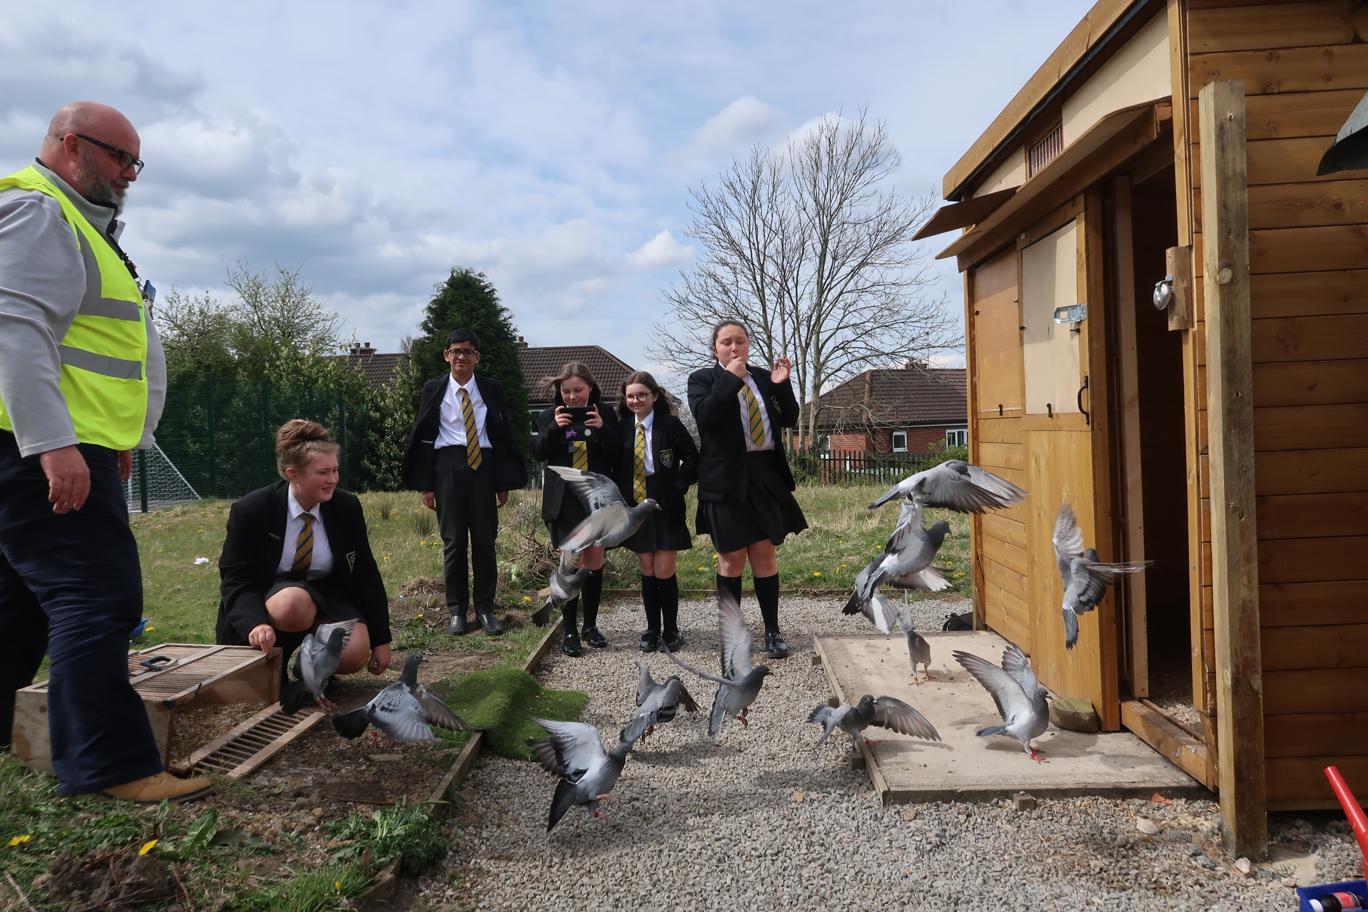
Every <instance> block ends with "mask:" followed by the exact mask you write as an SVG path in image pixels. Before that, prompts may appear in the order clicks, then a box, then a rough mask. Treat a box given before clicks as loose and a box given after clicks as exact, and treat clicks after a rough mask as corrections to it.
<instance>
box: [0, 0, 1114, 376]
mask: <svg viewBox="0 0 1368 912" xmlns="http://www.w3.org/2000/svg"><path fill="white" fill-rule="evenodd" d="M1090 5H1091V4H1090V3H1089V2H1085V0H1050V2H1049V3H1026V2H1015V0H951V2H906V0H903V2H858V0H857V2H855V3H847V4H832V3H812V2H806V0H775V2H758V0H757V2H746V3H717V2H705V0H690V2H648V3H640V2H635V3H619V2H592V3H591V2H559V3H557V2H502V3H496V2H462V0H454V2H453V0H446V2H433V3H427V2H406V0H395V2H390V3H387V4H384V5H381V4H378V3H359V2H331V3H326V4H325V3H317V2H294V3H283V4H282V3H279V2H269V3H268V2H259V0H239V2H235V3H232V4H212V5H211V4H208V3H202V2H187V3H181V4H171V3H150V2H146V3H145V2H137V0H133V2H124V3H113V4H111V3H95V2H83V0H68V2H65V3H63V4H61V5H60V6H57V5H55V4H52V5H49V4H21V5H16V6H15V7H13V8H10V9H8V10H7V15H6V20H7V21H6V26H7V27H6V28H5V29H4V30H0V84H3V85H6V86H9V87H11V89H18V88H20V87H22V91H9V92H6V93H5V98H4V100H3V101H0V156H2V157H3V160H4V161H5V162H9V163H11V164H10V165H6V167H7V168H9V167H19V166H21V165H22V164H23V163H24V162H25V161H26V160H27V159H28V158H30V157H31V156H32V155H33V154H34V152H35V151H36V149H37V144H38V141H39V139H40V137H41V135H42V132H43V130H44V128H45V127H46V124H47V121H48V120H49V119H50V117H51V115H52V112H53V111H54V110H56V108H57V107H58V106H59V105H61V104H62V103H63V102H66V101H69V100H72V99H76V98H93V99H96V100H100V101H105V102H108V103H110V104H113V105H115V106H116V107H118V108H120V109H121V110H123V111H124V112H125V113H126V114H128V115H129V117H130V118H131V119H132V120H133V122H134V124H135V125H136V126H137V127H138V128H139V131H140V133H141V135H142V157H143V159H144V160H145V161H146V162H147V167H146V170H145V171H144V172H143V175H142V177H141V178H140V179H139V181H138V183H137V184H136V185H135V187H133V188H132V190H131V191H130V194H129V199H128V204H127V211H126V213H125V217H126V218H127V220H128V223H129V227H128V232H127V234H126V235H125V238H126V243H125V247H126V248H127V249H128V251H129V253H130V255H131V256H132V257H133V259H134V260H135V261H136V262H137V263H138V265H139V269H140V271H141V272H142V273H143V274H144V275H145V276H147V277H150V278H152V280H153V281H154V282H155V283H156V285H157V286H158V288H159V289H161V291H162V293H163V294H165V292H166V291H167V290H169V289H171V288H176V289H179V290H181V291H184V292H200V291H205V290H207V291H210V292H212V293H215V294H224V292H223V287H224V281H225V277H226V273H227V269H228V267H230V266H231V265H233V264H235V263H238V262H242V263H245V264H247V265H248V266H250V267H252V268H255V269H258V270H270V269H272V268H273V266H274V264H280V265H283V266H287V267H291V268H298V269H300V270H301V273H302V277H303V279H304V281H305V282H306V283H307V284H308V285H309V286H310V287H311V288H312V289H313V291H314V292H315V294H316V295H317V296H318V297H319V298H320V299H321V300H322V301H323V302H324V303H325V304H326V305H328V306H329V307H331V308H332V309H334V310H336V311H337V313H338V314H340V316H341V318H342V322H343V325H344V327H345V328H346V331H347V332H348V333H349V334H351V335H352V336H354V338H355V339H357V340H361V341H370V342H372V343H373V344H374V345H375V346H376V347H377V348H379V349H380V350H382V351H394V350H397V346H398V343H399V340H400V339H401V338H402V337H404V336H407V335H412V334H414V333H415V332H416V330H417V327H418V324H419V322H420V320H421V317H422V312H423V308H424V306H425V304H426V303H427V301H428V299H429V298H430V296H431V294H432V289H433V286H434V284H436V283H439V282H440V281H442V280H443V279H444V278H445V276H446V274H447V273H448V272H449V270H450V269H451V267H452V266H468V267H470V268H472V269H477V270H482V271H484V272H485V273H487V274H488V276H489V277H490V279H491V280H492V281H493V282H494V283H495V285H496V287H497V288H498V289H499V292H500V294H501V296H502V298H503V300H504V303H505V304H506V305H507V306H508V307H509V309H510V310H511V311H512V313H513V317H514V320H515V322H516V324H517V326H518V329H519V331H520V332H521V333H522V334H523V335H525V336H526V337H527V339H528V341H529V342H530V343H532V344H534V345H536V344H566V343H570V342H597V343H599V344H602V345H604V346H605V347H607V348H608V349H609V350H611V351H613V352H615V353H616V354H618V355H619V356H621V357H622V358H624V359H625V360H627V361H628V362H630V363H633V364H642V365H644V364H647V363H648V359H647V357H646V356H645V349H646V346H647V345H648V344H649V341H650V335H651V328H652V324H653V323H654V322H655V321H656V319H658V318H659V317H660V316H661V315H662V313H663V307H662V304H661V292H662V290H664V289H666V288H668V287H670V285H671V284H672V283H673V282H674V281H675V279H676V277H677V275H678V273H679V270H681V269H687V268H688V267H689V264H690V262H691V261H692V260H693V258H694V256H695V255H696V253H697V250H696V247H695V245H694V244H693V242H692V241H690V239H689V238H688V237H687V236H686V235H685V232H684V229H685V228H686V226H687V224H688V221H689V210H688V201H689V196H688V190H689V188H690V187H691V186H697V185H699V184H700V183H703V182H708V181H711V180H712V179H713V178H714V177H715V175H716V174H717V173H718V172H719V171H720V170H721V169H722V168H724V167H725V166H726V165H727V164H728V163H729V162H730V161H731V159H732V158H733V157H734V156H742V155H744V154H745V153H746V152H747V150H748V149H749V148H750V147H751V146H753V145H754V144H756V143H763V144H767V145H781V144H782V143H783V142H784V141H785V139H786V137H788V136H789V135H791V134H792V133H793V132H794V131H797V130H799V129H801V128H802V126H803V125H804V124H807V123H810V122H811V121H812V120H814V119H815V118H818V117H821V116H823V115H826V114H830V113H834V112H840V111H845V112H851V111H854V110H858V109H859V108H860V107H861V106H868V110H869V112H870V114H871V115H872V116H873V117H875V118H878V119H882V120H883V121H885V122H886V124H887V127H888V130H889V133H890V135H891V136H892V138H893V139H894V141H895V143H896V145H897V147H898V150H899V152H900V153H901V155H902V159H903V167H902V170H901V172H900V174H899V175H898V178H897V181H898V184H899V186H900V189H901V190H903V191H905V192H907V193H909V194H921V193H927V192H930V191H936V192H937V196H939V193H938V191H939V189H940V185H941V184H940V180H941V177H942V175H943V174H944V173H945V171H946V170H947V168H948V167H949V166H950V165H951V164H952V163H953V162H954V161H955V159H956V158H957V157H958V156H959V155H960V154H961V153H962V152H963V151H964V149H966V148H967V147H968V146H969V144H970V143H971V142H973V140H974V139H975V138H976V137H977V136H978V134H979V133H980V132H981V131H982V130H983V128H984V127H986V126H987V124H988V123H989V121H991V120H992V118H993V117H994V116H995V115H996V114H997V112H998V111H999V110H1001V108H1002V106H1003V105H1004V104H1005V103H1006V102H1007V101H1008V100H1009V99H1010V98H1011V96H1012V95H1013V94H1014V93H1015V91H1016V90H1017V88H1019V87H1020V85H1021V84H1022V83H1023V82H1024V81H1025V79H1026V78H1027V77H1029V75H1030V74H1031V73H1032V72H1033V71H1034V70H1035V69H1036V67H1038V66H1039V65H1040V63H1041V62H1042V61H1043V60H1044V58H1045V57H1046V56H1047V55H1048V54H1049V53H1050V52H1051V51H1052V50H1053V49H1054V48H1055V46H1056V45H1057V44H1058V43H1059V41H1060V40H1061V39H1062V38H1063V36H1064V35H1065V34H1066V33H1067V32H1068V30H1069V29H1070V28H1072V27H1073V25H1074V23H1075V22H1077V21H1078V20H1079V19H1080V18H1081V17H1082V15H1083V13H1084V12H1085V11H1086V10H1087V8H1088V7H1089V6H1090ZM48 6H51V8H45V7H48ZM944 243H946V240H945V238H938V239H934V240H932V241H931V242H930V245H929V247H928V249H929V250H931V251H934V250H938V249H939V248H940V246H943V245H944ZM937 276H938V279H939V282H940V284H939V287H938V289H937V292H938V293H941V294H944V295H946V296H947V297H948V299H949V306H950V307H951V308H952V310H953V311H954V312H956V313H958V311H959V307H960V300H959V296H960V285H959V280H958V277H957V275H956V274H955V272H954V270H953V267H950V266H947V265H946V264H944V263H942V264H940V265H939V266H938V271H937ZM955 357H958V358H959V361H957V362H955V363H962V355H959V356H956V355H951V356H950V358H951V360H953V359H954V358H955Z"/></svg>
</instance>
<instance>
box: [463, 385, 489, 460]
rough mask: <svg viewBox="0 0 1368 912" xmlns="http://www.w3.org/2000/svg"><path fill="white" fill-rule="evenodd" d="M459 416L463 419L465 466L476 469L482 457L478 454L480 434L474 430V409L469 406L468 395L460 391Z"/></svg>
mask: <svg viewBox="0 0 1368 912" xmlns="http://www.w3.org/2000/svg"><path fill="white" fill-rule="evenodd" d="M461 416H462V417H463V418H464V419H465V432H466V464H467V465H469V466H470V467H471V468H472V469H478V468H479V467H480V462H481V461H482V460H483V459H484V455H483V454H482V453H481V452H480V432H479V431H478V430H477V429H476V428H475V407H474V406H473V405H471V404H470V393H468V392H466V391H465V390H464V389H463V390H461Z"/></svg>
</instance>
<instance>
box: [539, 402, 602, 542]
mask: <svg viewBox="0 0 1368 912" xmlns="http://www.w3.org/2000/svg"><path fill="white" fill-rule="evenodd" d="M564 404H565V403H564V401H562V400H561V398H560V393H557V394H556V405H564ZM589 404H590V405H595V406H598V410H599V415H600V416H602V418H603V427H601V428H589V430H590V431H591V432H592V433H591V434H590V435H589V437H588V438H587V442H588V444H589V471H591V472H598V473H599V474H600V475H607V476H608V477H609V478H613V477H614V476H616V475H617V454H618V420H617V416H616V415H615V414H613V410H612V409H610V408H608V407H607V406H606V405H604V404H603V401H602V398H601V397H600V396H599V393H598V390H594V391H593V392H592V393H590V394H589ZM556 405H551V406H548V407H547V408H544V409H542V411H541V413H540V414H538V415H537V439H536V440H534V441H533V442H532V455H533V456H535V457H536V458H537V459H540V460H541V461H542V462H544V463H546V464H547V465H549V466H553V465H558V466H568V465H571V464H573V462H574V460H573V459H572V458H571V456H570V442H569V440H567V439H566V436H565V433H566V431H567V430H569V429H568V428H562V427H558V426H557V425H556ZM565 496H566V486H565V479H563V478H561V477H560V476H559V475H557V474H556V473H555V472H553V471H551V470H550V469H542V519H544V520H545V521H546V522H548V523H551V522H555V521H556V518H557V517H558V516H560V512H561V502H562V501H563V500H564V499H565ZM570 496H571V497H574V496H575V495H574V494H571V495H570Z"/></svg>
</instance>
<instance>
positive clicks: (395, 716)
mask: <svg viewBox="0 0 1368 912" xmlns="http://www.w3.org/2000/svg"><path fill="white" fill-rule="evenodd" d="M366 715H367V716H368V717H369V718H370V721H371V724H372V725H374V726H375V727H376V728H378V729H380V730H381V731H382V732H384V733H385V734H387V735H389V736H390V737H391V738H393V739H394V740H395V741H404V742H409V741H435V740H436V739H437V736H436V735H434V734H433V733H432V729H431V728H429V727H428V724H427V720H426V713H424V712H423V705H422V703H420V702H419V701H418V697H417V696H415V695H414V693H413V691H411V690H409V688H408V686H407V685H405V684H404V683H403V682H402V681H395V682H394V683H393V684H391V685H389V686H388V687H386V688H385V689H384V690H382V691H380V692H379V693H378V694H376V695H375V698H374V699H372V700H371V701H370V704H369V705H368V707H367V710H366Z"/></svg>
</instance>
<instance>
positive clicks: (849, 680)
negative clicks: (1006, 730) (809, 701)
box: [814, 630, 1206, 804]
mask: <svg viewBox="0 0 1368 912" xmlns="http://www.w3.org/2000/svg"><path fill="white" fill-rule="evenodd" d="M924 636H925V637H926V639H927V641H928V642H930V644H931V679H930V680H929V681H927V680H923V682H922V683H921V684H920V685H914V684H913V683H912V672H911V668H910V666H909V664H908V659H907V641H906V640H905V639H904V638H903V637H902V635H901V634H899V633H895V634H894V635H892V636H887V637H885V636H880V635H878V634H875V635H873V636H864V635H862V636H821V637H816V638H814V648H815V650H816V653H817V655H818V657H819V658H820V661H821V663H822V666H823V669H824V670H825V672H826V676H827V680H828V681H829V682H830V683H831V687H832V692H833V694H834V695H835V696H836V697H837V698H838V699H839V700H840V701H841V702H843V703H853V702H855V701H857V700H858V699H859V698H860V695H861V694H866V693H868V694H873V695H874V696H876V697H877V696H881V695H888V696H891V697H897V698H898V699H900V700H903V701H905V702H907V703H910V704H911V705H913V706H915V707H916V708H917V709H919V710H921V712H922V713H923V714H925V715H926V717H927V718H928V719H930V720H931V722H932V724H933V725H935V726H936V730H937V731H938V732H940V735H941V738H942V739H944V740H943V741H941V742H939V743H936V742H930V741H922V740H919V739H916V738H910V737H907V736H905V735H900V734H897V733H896V732H891V731H888V730H887V729H882V728H870V729H868V730H867V734H868V735H869V737H870V738H872V739H874V743H873V744H862V745H859V746H858V749H859V756H858V757H857V758H856V759H857V760H860V759H862V760H863V762H864V764H865V769H866V770H867V772H868V773H869V779H870V781H871V783H872V784H873V786H874V789H875V791H877V792H878V793H879V795H880V797H881V798H882V800H883V802H884V803H885V804H890V803H903V802H922V801H945V800H975V799H987V798H998V797H1006V796H1010V795H1014V794H1016V793H1017V792H1023V791H1025V792H1030V793H1031V794H1032V795H1035V796H1037V797H1050V796H1071V795H1108V796H1128V795H1144V796H1149V795H1150V794H1153V793H1155V792H1158V793H1160V794H1163V795H1166V796H1172V795H1177V794H1203V793H1206V790H1205V789H1204V788H1203V787H1202V785H1201V784H1200V783H1199V782H1197V780H1195V779H1193V778H1192V777H1190V776H1189V775H1188V774H1187V773H1185V772H1183V771H1182V770H1181V769H1179V768H1178V767H1176V766H1174V765H1173V764H1171V763H1169V762H1168V761H1167V760H1165V759H1164V758H1163V757H1162V756H1160V755H1159V754H1158V753H1156V752H1155V751H1154V750H1153V749H1152V748H1150V746H1149V745H1147V744H1145V743H1144V742H1143V741H1141V740H1140V739H1139V738H1137V737H1135V736H1134V735H1132V734H1131V733H1130V732H1126V731H1120V732H1101V733H1096V734H1079V733H1077V732H1068V731H1061V730H1058V729H1056V728H1054V727H1053V726H1051V727H1050V728H1049V729H1048V730H1047V731H1046V732H1045V734H1043V735H1041V736H1040V737H1039V738H1037V739H1036V740H1035V742H1034V744H1035V746H1036V747H1038V748H1040V749H1041V750H1042V751H1043V753H1044V755H1045V757H1046V758H1047V760H1046V762H1044V763H1036V762H1034V761H1032V760H1031V758H1030V757H1029V756H1028V755H1027V754H1026V753H1025V752H1024V751H1023V750H1022V749H1021V743H1020V742H1019V741H1017V740H1016V739H1015V738H1011V737H1008V736H1006V735H994V736H988V737H984V738H980V737H977V736H976V735H975V734H974V732H975V731H976V730H977V729H979V728H982V727H983V726H985V725H993V724H995V723H997V722H998V721H999V717H998V714H997V708H996V707H995V706H994V705H993V698H992V697H991V696H990V695H989V694H988V691H986V690H984V689H983V687H982V686H981V685H980V684H979V683H978V681H976V680H975V679H974V678H973V677H972V676H971V675H970V674H969V673H968V672H967V671H965V670H964V669H963V668H961V667H960V666H959V664H958V663H957V662H955V660H954V659H952V658H951V657H950V654H951V652H953V651H954V650H963V651H964V652H970V653H974V654H975V655H980V656H983V657H984V658H985V659H988V660H989V661H991V662H993V663H995V664H996V663H998V662H1000V661H1001V659H1002V650H1003V649H1004V648H1005V647H1006V646H1007V641H1006V640H1004V639H1003V638H1002V637H1000V636H998V635H997V634H995V633H992V632H991V631H986V630H975V631H963V632H956V633H935V632H928V633H926V634H924ZM832 737H833V738H838V737H844V735H842V734H841V733H839V732H837V733H834V734H833V735H832Z"/></svg>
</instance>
